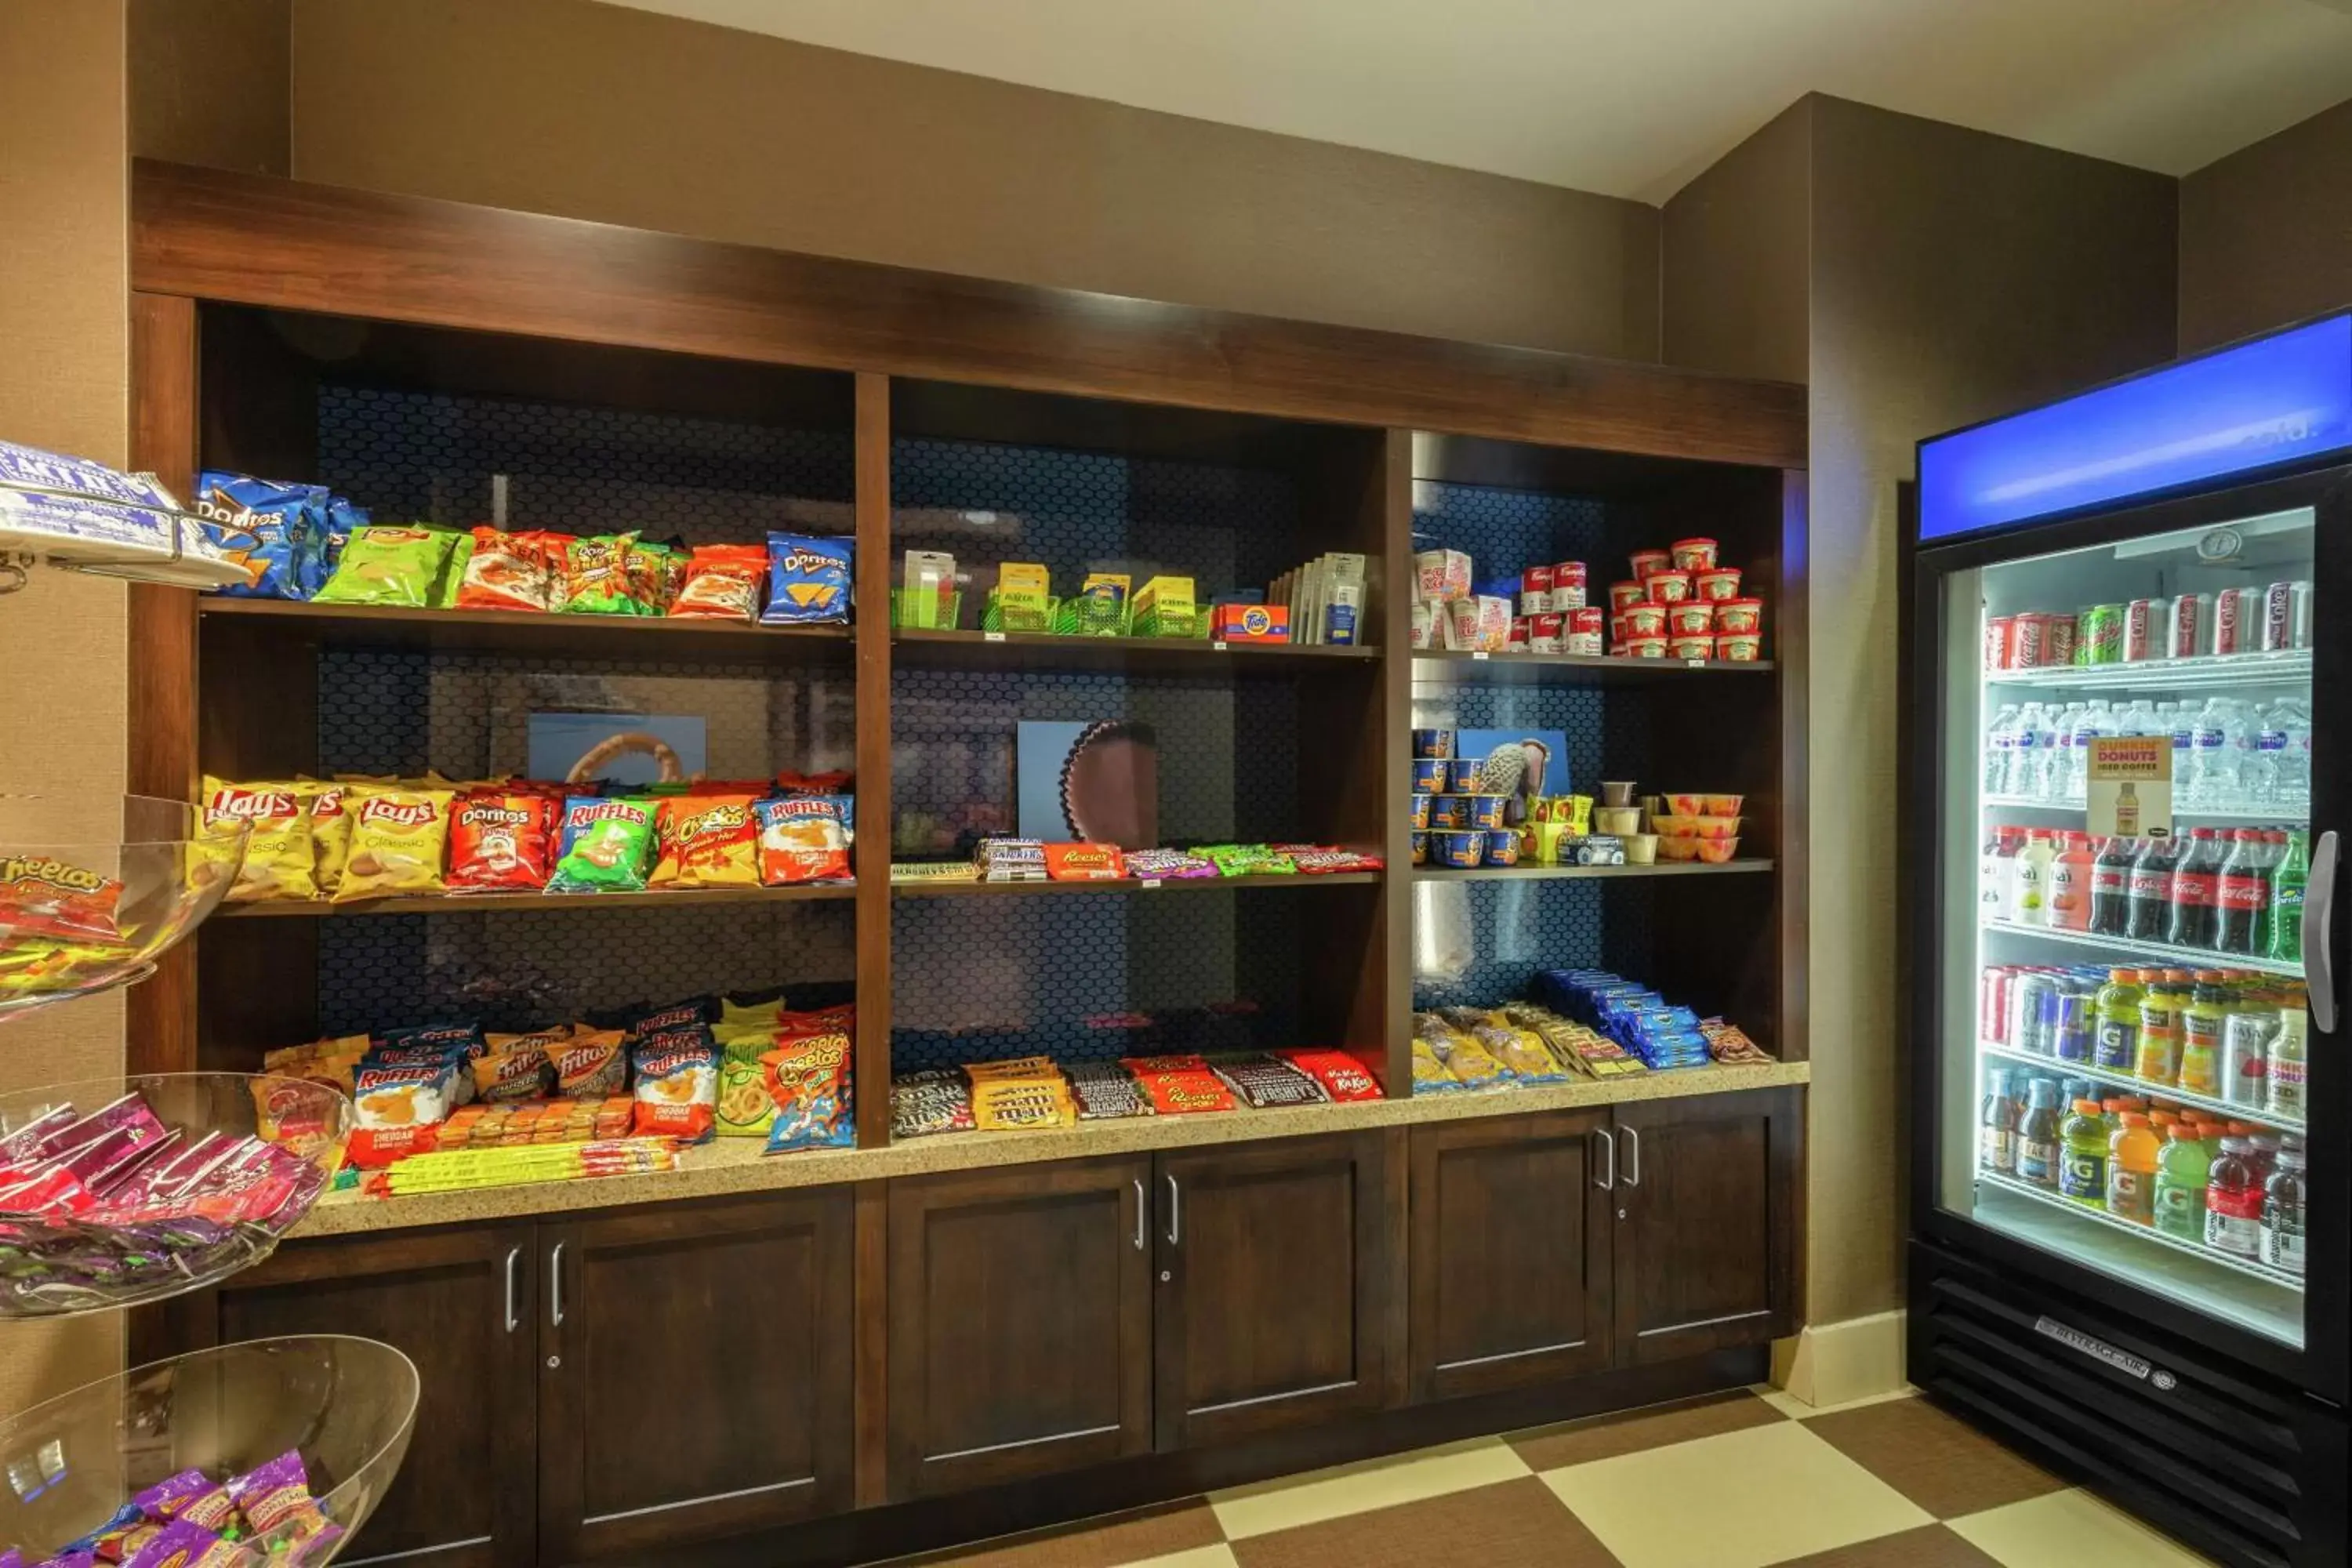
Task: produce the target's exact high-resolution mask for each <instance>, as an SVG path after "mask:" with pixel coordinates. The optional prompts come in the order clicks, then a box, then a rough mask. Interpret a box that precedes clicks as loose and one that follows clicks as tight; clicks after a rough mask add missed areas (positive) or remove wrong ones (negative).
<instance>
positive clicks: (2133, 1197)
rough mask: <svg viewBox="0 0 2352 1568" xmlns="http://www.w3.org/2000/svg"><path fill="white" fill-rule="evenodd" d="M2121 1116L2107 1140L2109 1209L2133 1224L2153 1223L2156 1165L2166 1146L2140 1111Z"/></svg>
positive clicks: (2154, 1214)
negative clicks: (2119, 1124)
mask: <svg viewBox="0 0 2352 1568" xmlns="http://www.w3.org/2000/svg"><path fill="white" fill-rule="evenodd" d="M2119 1120H2120V1121H2121V1122H2122V1125H2121V1126H2120V1127H2118V1128H2117V1129H2116V1132H2115V1134H2114V1135H2113V1136H2112V1137H2110V1138H2109V1139H2108V1140H2107V1212H2108V1213H2109V1214H2111V1215H2115V1216H2116V1218H2118V1219H2127V1220H2130V1221H2131V1222H2132V1223H2133V1224H2134V1225H2154V1224H2155V1223H2156V1165H2157V1161H2158V1159H2160V1158H2161V1157H2162V1155H2163V1153H2164V1147H2163V1145H2162V1144H2161V1143H2160V1142H2158V1140H2157V1136H2156V1133H2155V1132H2154V1131H2151V1130H2150V1128H2149V1126H2148V1121H2147V1117H2146V1116H2145V1115H2143V1114H2142V1113H2140V1112H2139V1111H2137V1110H2126V1111H2124V1112H2122V1113H2121V1116H2120V1118H2119Z"/></svg>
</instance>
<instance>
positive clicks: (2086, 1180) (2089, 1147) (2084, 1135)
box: [2058, 1100, 2107, 1208]
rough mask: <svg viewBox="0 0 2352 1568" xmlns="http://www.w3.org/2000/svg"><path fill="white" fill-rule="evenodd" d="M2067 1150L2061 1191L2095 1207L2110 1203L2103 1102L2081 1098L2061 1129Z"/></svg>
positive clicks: (2060, 1177)
mask: <svg viewBox="0 0 2352 1568" xmlns="http://www.w3.org/2000/svg"><path fill="white" fill-rule="evenodd" d="M2059 1136H2060V1137H2061V1138H2062V1139H2063V1141H2064V1142H2065V1145H2066V1152H2065V1153H2064V1155H2063V1157H2062V1159H2061V1163H2060V1164H2059V1166H2058V1195H2059V1196H2060V1197H2065V1198H2072V1199H2074V1201H2075V1202H2076V1203H2078V1204H2088V1205H2090V1206H2091V1207H2093V1208H2105V1207H2106V1206H2107V1124H2106V1122H2105V1121H2102V1120H2101V1119H2100V1116H2099V1102H2098V1101H2097V1100H2076V1101H2075V1102H2074V1115H2072V1116H2069V1117H2068V1118H2066V1121H2065V1124H2064V1125H2063V1126H2062V1127H2061V1128H2060V1129H2059Z"/></svg>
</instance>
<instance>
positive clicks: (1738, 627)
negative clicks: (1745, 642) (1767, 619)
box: [1715, 599, 1764, 637]
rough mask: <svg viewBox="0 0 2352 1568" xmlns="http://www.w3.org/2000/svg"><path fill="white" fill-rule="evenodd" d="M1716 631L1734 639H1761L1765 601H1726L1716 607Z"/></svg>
mask: <svg viewBox="0 0 2352 1568" xmlns="http://www.w3.org/2000/svg"><path fill="white" fill-rule="evenodd" d="M1715 629H1716V630H1717V632H1719V633H1720V632H1728V633H1730V634H1731V635H1732V636H1733V637H1760V636H1761V635H1763V631H1764V601H1763V600H1761V599H1726V600H1724V601H1722V602H1721V603H1720V604H1718V605H1716V606H1715Z"/></svg>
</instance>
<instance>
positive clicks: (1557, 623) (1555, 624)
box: [1528, 610, 1568, 653]
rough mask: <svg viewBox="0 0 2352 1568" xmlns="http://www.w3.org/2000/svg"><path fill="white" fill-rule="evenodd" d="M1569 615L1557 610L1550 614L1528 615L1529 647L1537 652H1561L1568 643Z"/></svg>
mask: <svg viewBox="0 0 2352 1568" xmlns="http://www.w3.org/2000/svg"><path fill="white" fill-rule="evenodd" d="M1567 635H1568V617H1567V616H1564V615H1561V614H1560V613H1559V611H1557V610H1555V611H1552V612H1551V613H1549V614H1548V615H1541V616H1528V649H1529V650H1530V651H1531V652H1535V653H1559V652H1562V651H1564V649H1565V647H1566V645H1565V643H1563V642H1562V640H1561V639H1562V638H1564V637H1566V636H1567Z"/></svg>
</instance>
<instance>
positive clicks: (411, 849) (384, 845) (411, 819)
mask: <svg viewBox="0 0 2352 1568" xmlns="http://www.w3.org/2000/svg"><path fill="white" fill-rule="evenodd" d="M452 798H453V797H452V795H451V794H450V792H449V791H447V790H446V789H414V790H412V789H380V788H376V787H374V786H373V785H363V786H362V787H360V788H358V789H356V790H354V791H353V792H352V794H351V795H347V796H346V797H345V799H344V809H346V810H348V811H349V812H350V813H351V814H352V855H351V858H350V859H349V860H347V861H345V862H344V864H343V878H342V880H341V883H339V884H338V885H337V886H336V888H335V891H334V895H333V896H334V901H335V902H337V903H339V904H341V903H352V902H356V901H358V900H362V899H384V898H397V897H400V896H402V895H413V894H417V893H437V892H439V891H441V889H442V887H443V880H442V874H441V864H442V855H443V851H444V850H445V849H446V847H447V845H448V841H449V805H450V801H451V799H452Z"/></svg>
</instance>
